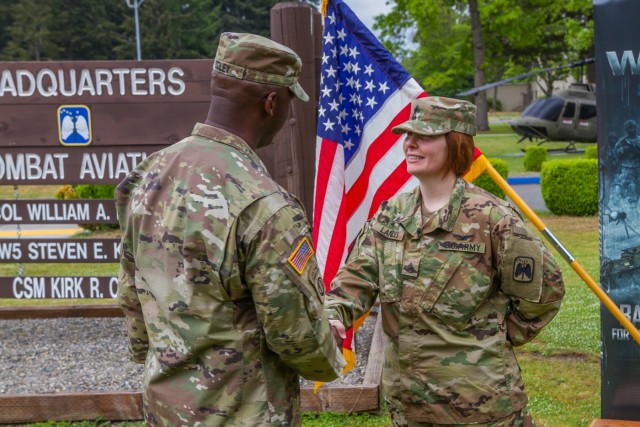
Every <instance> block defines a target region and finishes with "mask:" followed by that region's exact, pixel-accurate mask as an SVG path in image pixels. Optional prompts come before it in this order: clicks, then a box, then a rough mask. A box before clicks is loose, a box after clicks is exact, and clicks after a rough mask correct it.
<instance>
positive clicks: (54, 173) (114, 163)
mask: <svg viewBox="0 0 640 427" xmlns="http://www.w3.org/2000/svg"><path fill="white" fill-rule="evenodd" d="M162 148H164V146H160V145H128V146H120V147H72V148H67V147H47V148H22V147H5V148H1V149H0V150H1V154H0V185H16V184H18V185H46V184H49V185H50V184H59V185H63V184H118V183H119V182H120V181H122V180H123V179H124V178H125V177H126V176H127V175H128V174H129V172H131V171H132V170H133V168H134V167H135V166H136V165H137V164H138V163H140V162H141V161H142V160H144V159H146V158H147V156H148V155H150V154H152V153H154V152H155V151H158V150H161V149H162Z"/></svg>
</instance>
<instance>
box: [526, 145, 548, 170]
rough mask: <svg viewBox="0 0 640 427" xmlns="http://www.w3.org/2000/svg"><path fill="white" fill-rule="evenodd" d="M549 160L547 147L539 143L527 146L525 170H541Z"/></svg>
mask: <svg viewBox="0 0 640 427" xmlns="http://www.w3.org/2000/svg"><path fill="white" fill-rule="evenodd" d="M546 160H547V149H546V148H544V147H541V146H539V145H532V146H531V147H527V148H526V150H525V153H524V170H526V171H536V172H540V169H541V168H542V163H544V162H545V161H546Z"/></svg>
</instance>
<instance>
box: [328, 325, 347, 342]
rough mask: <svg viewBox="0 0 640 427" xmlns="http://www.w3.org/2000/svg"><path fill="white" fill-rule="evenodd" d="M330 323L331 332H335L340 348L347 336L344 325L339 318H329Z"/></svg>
mask: <svg viewBox="0 0 640 427" xmlns="http://www.w3.org/2000/svg"><path fill="white" fill-rule="evenodd" d="M329 325H331V332H332V333H333V338H334V339H335V340H336V344H337V345H338V347H339V348H342V341H343V340H344V339H345V338H346V337H347V334H346V332H345V329H344V325H343V324H342V322H341V321H339V320H337V319H329Z"/></svg>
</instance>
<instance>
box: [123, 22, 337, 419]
mask: <svg viewBox="0 0 640 427" xmlns="http://www.w3.org/2000/svg"><path fill="white" fill-rule="evenodd" d="M301 66H302V65H301V60H300V58H299V57H298V55H296V53H295V52H293V51H292V50H290V49H289V48H287V47H285V46H282V45H280V44H278V43H275V42H273V41H271V40H269V39H266V38H263V37H260V36H256V35H252V34H235V33H224V34H222V36H221V37H220V45H219V47H218V50H217V53H216V57H215V62H214V65H213V71H212V79H211V94H212V97H211V105H210V108H209V113H208V116H207V119H206V122H205V124H201V123H198V124H196V125H195V128H194V130H193V133H192V135H191V136H189V137H187V138H185V139H184V140H182V141H180V142H178V143H177V144H174V145H172V146H170V147H168V148H166V149H164V150H162V151H159V152H157V153H155V154H153V155H151V156H149V157H148V158H147V159H145V160H144V161H143V162H142V163H140V165H138V166H137V167H136V169H135V170H134V171H133V172H131V174H130V175H129V176H128V177H127V178H126V179H125V180H124V181H123V182H122V183H121V184H120V185H119V186H118V189H117V194H116V205H117V207H118V217H119V221H120V228H121V230H122V233H123V237H122V258H121V269H120V277H119V287H118V302H119V304H120V306H121V307H122V309H123V310H124V313H125V315H126V318H127V327H128V334H129V352H130V357H131V360H133V361H134V362H138V363H144V364H145V374H144V394H143V396H144V415H145V420H146V422H147V424H148V425H152V426H161V425H162V426H164V425H189V426H196V425H207V426H222V425H224V426H239V425H242V426H258V425H259V426H285V425H286V426H290V425H300V424H301V418H300V390H299V377H298V375H302V376H304V377H305V378H307V379H310V380H318V381H331V380H333V379H335V378H337V376H338V375H339V373H340V372H341V370H342V367H343V366H344V359H343V358H342V355H341V353H340V351H339V350H338V348H337V347H336V343H335V341H334V339H333V337H332V334H331V331H330V328H329V323H328V320H327V318H326V317H325V316H324V315H323V292H324V284H323V283H322V279H321V276H320V271H319V269H318V266H317V264H316V259H315V257H314V252H313V249H312V247H311V237H310V234H309V233H310V227H309V225H308V223H307V220H306V217H305V213H304V211H303V209H302V207H301V205H300V203H299V201H298V200H297V199H296V198H295V197H294V196H292V195H291V194H289V193H288V192H286V191H285V190H284V189H282V188H281V187H280V186H278V185H277V184H276V183H275V182H274V181H273V179H272V178H271V177H270V176H269V173H268V172H267V170H266V168H265V166H264V165H263V163H262V162H261V161H260V158H259V157H258V156H257V155H256V153H255V152H254V151H253V150H255V149H256V148H259V147H264V146H266V145H268V144H269V143H270V142H271V140H272V138H273V137H274V135H275V134H276V133H277V132H278V130H279V129H280V128H281V127H282V125H283V123H284V122H285V120H286V118H287V117H288V114H289V105H290V102H291V100H292V99H293V97H294V96H296V97H298V98H299V99H300V100H302V101H308V96H307V94H306V93H305V92H304V90H303V89H302V87H301V86H300V84H299V83H298V77H299V75H300V70H301Z"/></svg>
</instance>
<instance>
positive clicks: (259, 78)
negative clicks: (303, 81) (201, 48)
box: [213, 33, 309, 102]
mask: <svg viewBox="0 0 640 427" xmlns="http://www.w3.org/2000/svg"><path fill="white" fill-rule="evenodd" d="M213 69H214V70H215V71H217V72H218V73H222V74H226V75H228V76H231V77H235V78H237V79H240V80H251V81H253V82H257V83H266V84H271V85H276V86H286V87H288V88H289V90H291V92H293V93H294V94H295V95H296V96H297V97H298V98H299V99H300V100H302V101H304V102H307V101H308V100H309V95H307V93H306V92H305V91H304V89H302V86H300V83H298V77H300V72H301V71H302V60H301V59H300V57H299V56H298V55H297V54H296V53H295V52H294V51H293V50H291V49H289V48H288V47H286V46H284V45H281V44H280V43H276V42H274V41H273V40H269V39H267V38H265V37H261V36H258V35H255V34H247V33H222V35H220V44H219V45H218V51H217V52H216V58H215V61H214V62H213Z"/></svg>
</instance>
